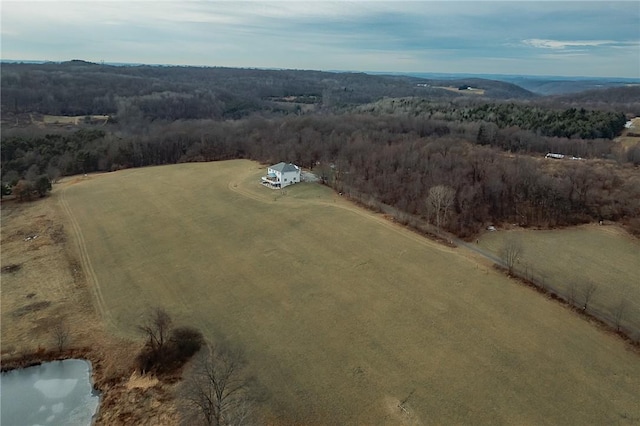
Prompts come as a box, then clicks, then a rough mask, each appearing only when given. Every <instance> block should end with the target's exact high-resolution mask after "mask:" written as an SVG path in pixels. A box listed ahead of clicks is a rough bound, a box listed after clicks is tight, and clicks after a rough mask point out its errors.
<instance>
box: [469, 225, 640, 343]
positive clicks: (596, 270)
mask: <svg viewBox="0 0 640 426" xmlns="http://www.w3.org/2000/svg"><path fill="white" fill-rule="evenodd" d="M513 236H516V238H517V239H518V241H520V242H521V243H522V249H523V250H522V259H521V260H520V261H519V263H518V264H517V265H516V269H517V270H518V272H520V273H521V274H523V275H528V276H532V277H533V279H534V280H536V281H538V282H540V281H544V282H545V284H546V285H548V286H550V287H552V288H553V289H555V290H556V291H559V292H560V294H562V295H564V296H567V295H569V293H570V292H571V286H572V285H573V286H574V289H575V291H576V293H577V294H576V298H577V301H578V302H580V301H581V300H582V298H583V296H582V293H581V291H582V289H583V288H584V286H585V285H586V283H589V282H592V283H594V284H596V285H597V290H596V292H595V293H594V295H593V298H592V301H591V302H590V303H589V305H590V306H592V309H596V310H598V311H599V312H601V313H604V314H605V315H606V316H607V317H612V315H613V311H614V310H615V309H616V308H617V307H618V306H619V303H620V301H621V300H625V301H626V302H625V304H626V307H625V310H624V315H623V318H622V325H623V326H625V327H627V328H630V329H632V330H634V331H635V332H634V333H638V335H640V241H638V240H637V239H636V238H634V237H632V236H630V235H629V234H627V233H626V232H624V231H623V230H622V229H620V228H618V227H617V226H614V225H605V226H598V225H585V226H580V227H576V228H568V229H559V230H550V231H548V230H512V231H498V232H488V233H486V234H485V235H484V236H483V237H482V238H481V239H480V246H481V247H482V248H485V249H488V250H490V251H491V252H493V253H495V254H498V253H499V252H500V250H501V248H502V247H503V245H504V241H505V239H506V238H508V237H509V238H510V237H513Z"/></svg>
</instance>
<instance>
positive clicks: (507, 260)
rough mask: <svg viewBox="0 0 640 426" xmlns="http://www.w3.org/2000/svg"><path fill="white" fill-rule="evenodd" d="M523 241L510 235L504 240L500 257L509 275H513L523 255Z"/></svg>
mask: <svg viewBox="0 0 640 426" xmlns="http://www.w3.org/2000/svg"><path fill="white" fill-rule="evenodd" d="M523 251H524V250H523V248H522V240H521V239H520V238H518V237H516V236H515V235H509V236H507V238H505V240H504V244H503V246H502V249H501V250H500V257H501V258H502V261H503V262H504V264H505V265H506V266H507V269H508V270H509V274H512V273H513V269H514V268H515V266H516V263H518V262H519V261H520V259H521V258H522V253H523Z"/></svg>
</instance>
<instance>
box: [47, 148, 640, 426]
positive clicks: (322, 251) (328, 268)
mask: <svg viewBox="0 0 640 426" xmlns="http://www.w3.org/2000/svg"><path fill="white" fill-rule="evenodd" d="M263 172H264V169H263V168H260V167H259V166H258V165H257V164H255V163H252V162H249V161H243V160H238V161H229V162H218V163H199V164H182V165H176V166H167V167H154V168H144V169H133V170H123V171H119V172H115V173H110V174H104V175H96V176H91V177H90V178H88V179H86V180H78V181H77V183H75V184H73V185H69V186H68V187H67V189H66V190H65V191H64V193H62V194H58V195H59V196H60V195H62V197H61V201H62V204H63V205H64V206H65V207H66V208H67V209H68V212H69V213H70V214H71V216H70V217H71V218H72V223H73V225H72V227H73V228H74V229H75V232H76V237H78V238H79V239H78V241H79V242H80V243H81V244H80V247H81V249H82V250H81V251H83V252H84V253H85V254H84V257H85V262H89V263H88V265H87V266H89V267H88V268H85V269H87V270H88V271H89V272H88V276H89V277H90V278H92V281H94V282H93V284H92V286H94V287H93V288H94V299H95V302H96V303H97V304H98V305H99V306H100V307H101V309H100V310H101V311H102V312H103V316H104V318H105V319H106V320H107V321H108V322H109V323H110V324H111V327H112V329H113V330H114V331H117V332H118V333H121V334H124V335H127V336H134V335H136V334H135V324H136V323H137V322H138V321H139V320H140V317H141V315H142V313H143V312H144V311H145V309H146V308H147V307H148V306H152V305H162V306H164V307H166V308H167V309H168V310H169V311H170V312H171V313H172V314H173V315H174V317H175V318H176V319H177V321H178V322H182V323H185V324H191V325H194V326H197V327H199V328H200V329H201V330H203V332H204V334H205V335H206V336H207V337H208V338H210V339H215V338H218V337H219V336H225V337H226V338H227V339H229V340H230V341H231V342H233V343H235V344H238V345H241V346H243V347H244V348H245V349H246V351H247V354H248V358H249V362H250V365H251V367H252V368H253V370H254V372H255V374H256V375H257V377H258V379H259V380H260V382H261V383H262V384H263V385H264V386H265V388H266V394H267V395H268V399H267V401H266V405H267V406H268V407H269V410H270V413H271V415H272V416H274V418H275V419H277V422H278V423H280V424H283V423H287V422H289V421H291V422H299V423H304V424H347V423H351V424H421V423H474V424H498V423H508V424H542V423H547V424H548V423H551V424H586V423H591V424H603V423H625V422H629V423H633V422H638V421H640V407H639V406H638V404H637V395H638V392H639V391H640V358H638V354H637V353H635V352H632V351H631V350H630V349H629V347H628V346H626V345H625V344H624V343H623V342H622V341H621V340H619V339H618V338H616V337H614V336H611V335H609V334H606V333H603V332H602V331H600V330H597V329H596V328H594V327H592V326H591V325H590V324H588V323H587V322H586V321H584V320H583V319H581V318H580V317H578V316H577V315H575V314H574V313H572V312H570V311H568V310H567V309H565V308H563V307H561V306H559V305H558V304H556V303H553V302H549V301H548V300H546V299H544V298H543V297H540V296H539V295H537V294H536V293H535V292H533V291H532V290H530V289H527V288H525V287H523V286H520V285H518V284H515V283H513V282H511V281H509V280H508V279H507V278H506V277H504V276H503V275H502V274H499V273H497V272H494V271H492V270H491V268H487V267H485V266H482V265H480V264H478V263H476V262H474V261H472V260H470V259H469V258H467V257H464V256H462V255H461V254H460V253H459V252H457V251H456V250H455V249H449V248H446V247H442V246H439V245H436V244H435V243H433V242H431V241H429V240H425V239H423V238H421V237H419V236H417V235H416V234H413V233H411V232H408V231H406V230H404V229H403V228H400V227H398V226H395V225H393V224H391V223H389V222H387V221H385V220H384V219H382V218H381V217H380V216H379V215H374V214H371V213H369V212H367V211H364V210H362V209H360V208H357V207H355V206H353V205H352V204H349V203H347V202H345V201H344V200H343V199H341V198H340V197H339V196H337V195H335V194H333V193H332V192H331V191H329V190H328V189H327V188H324V187H322V186H319V185H317V184H298V185H295V186H294V187H290V188H287V189H286V192H285V193H281V192H279V191H273V190H269V189H267V188H264V187H262V186H261V185H259V183H258V180H259V176H260V175H261V174H262V173H263ZM409 395H411V396H410V397H409V398H408V399H407V400H406V401H405V405H404V408H405V410H406V411H405V410H402V409H401V408H399V407H398V404H399V402H400V401H403V400H405V399H406V398H407V397H408V396H409Z"/></svg>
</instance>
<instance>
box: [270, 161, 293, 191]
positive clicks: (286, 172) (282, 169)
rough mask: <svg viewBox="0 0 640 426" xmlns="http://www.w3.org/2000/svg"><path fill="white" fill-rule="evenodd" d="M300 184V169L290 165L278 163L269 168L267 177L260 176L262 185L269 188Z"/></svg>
mask: <svg viewBox="0 0 640 426" xmlns="http://www.w3.org/2000/svg"><path fill="white" fill-rule="evenodd" d="M297 182H300V167H298V166H296V165H295V164H291V163H284V162H281V163H278V164H274V165H273V166H269V168H268V169H267V175H266V176H262V184H263V185H265V186H268V187H269V188H274V189H276V188H284V187H285V186H289V185H293V184H294V183H297Z"/></svg>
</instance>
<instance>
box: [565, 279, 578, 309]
mask: <svg viewBox="0 0 640 426" xmlns="http://www.w3.org/2000/svg"><path fill="white" fill-rule="evenodd" d="M568 290H569V291H568V293H567V301H568V302H569V304H570V305H571V306H576V299H577V298H578V284H577V283H576V282H575V281H571V282H570V283H569V289H568Z"/></svg>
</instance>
